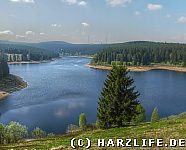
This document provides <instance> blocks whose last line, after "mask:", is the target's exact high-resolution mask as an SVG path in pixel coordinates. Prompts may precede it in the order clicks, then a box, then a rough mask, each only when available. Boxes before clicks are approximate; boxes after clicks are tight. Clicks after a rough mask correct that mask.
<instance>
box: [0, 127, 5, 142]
mask: <svg viewBox="0 0 186 150" xmlns="http://www.w3.org/2000/svg"><path fill="white" fill-rule="evenodd" d="M4 140H5V126H4V125H3V124H0V144H4Z"/></svg>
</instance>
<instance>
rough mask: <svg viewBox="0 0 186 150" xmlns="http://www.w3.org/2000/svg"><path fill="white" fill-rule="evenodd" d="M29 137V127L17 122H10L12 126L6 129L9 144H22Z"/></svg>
mask: <svg viewBox="0 0 186 150" xmlns="http://www.w3.org/2000/svg"><path fill="white" fill-rule="evenodd" d="M27 136H28V131H27V127H26V126H23V125H21V124H19V123H17V122H10V124H9V125H8V126H6V127H5V139H6V142H7V143H16V142H20V141H22V140H23V139H24V138H26V137H27Z"/></svg>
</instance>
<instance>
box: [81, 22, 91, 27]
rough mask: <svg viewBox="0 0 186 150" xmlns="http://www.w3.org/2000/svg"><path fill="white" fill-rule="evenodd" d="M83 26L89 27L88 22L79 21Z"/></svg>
mask: <svg viewBox="0 0 186 150" xmlns="http://www.w3.org/2000/svg"><path fill="white" fill-rule="evenodd" d="M81 24H82V25H83V26H84V27H89V26H90V24H88V23H86V22H82V23H81Z"/></svg>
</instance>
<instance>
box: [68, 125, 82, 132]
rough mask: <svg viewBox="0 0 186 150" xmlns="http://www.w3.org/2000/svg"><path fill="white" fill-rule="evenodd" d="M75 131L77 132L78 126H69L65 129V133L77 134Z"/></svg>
mask: <svg viewBox="0 0 186 150" xmlns="http://www.w3.org/2000/svg"><path fill="white" fill-rule="evenodd" d="M77 131H79V126H77V125H74V124H70V125H68V127H67V131H66V133H74V132H77Z"/></svg>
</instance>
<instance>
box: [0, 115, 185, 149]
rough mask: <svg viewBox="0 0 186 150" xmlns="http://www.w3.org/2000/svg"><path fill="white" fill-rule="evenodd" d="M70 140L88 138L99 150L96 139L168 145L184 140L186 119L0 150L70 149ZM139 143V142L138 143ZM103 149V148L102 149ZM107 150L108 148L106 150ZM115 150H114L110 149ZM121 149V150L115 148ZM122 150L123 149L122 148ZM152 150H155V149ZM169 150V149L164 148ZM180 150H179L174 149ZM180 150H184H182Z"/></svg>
mask: <svg viewBox="0 0 186 150" xmlns="http://www.w3.org/2000/svg"><path fill="white" fill-rule="evenodd" d="M72 138H76V139H78V138H82V139H85V138H89V139H90V140H91V142H92V148H91V149H100V148H98V147H97V139H105V140H107V139H113V140H114V139H116V138H122V139H128V138H131V139H134V138H135V139H138V140H139V141H140V140H141V139H144V138H146V139H150V138H154V139H157V138H162V139H164V142H166V143H168V141H169V139H170V138H174V139H186V119H184V118H175V119H169V120H166V119H165V120H164V121H161V122H157V123H144V124H140V125H138V126H128V127H122V128H113V129H109V130H94V131H87V132H84V133H77V134H74V135H64V136H55V137H53V138H43V139H40V140H33V141H27V142H23V143H20V144H15V145H6V146H2V147H0V149H2V150H3V149H16V150H25V149H27V150H31V149H37V150H48V149H52V148H56V149H57V150H61V149H71V148H70V140H71V139H72ZM139 143H140V142H139ZM103 149H105V148H103ZM107 149H108V148H107ZM110 149H116V148H110ZM117 149H121V148H117ZM122 149H124V148H122ZM129 149H140V148H129ZM141 149H143V148H141ZM152 149H154V150H155V149H156V148H155V147H154V148H152ZM160 149H165V148H160ZM166 149H170V148H166ZM174 149H181V148H179V147H178V148H174ZM182 149H185V147H184V148H182Z"/></svg>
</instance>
